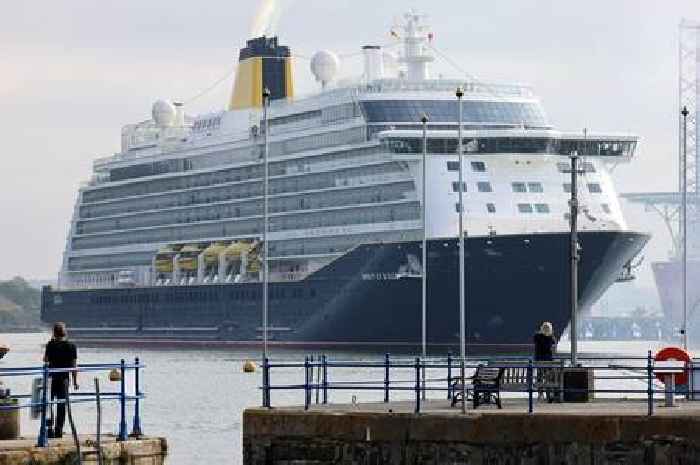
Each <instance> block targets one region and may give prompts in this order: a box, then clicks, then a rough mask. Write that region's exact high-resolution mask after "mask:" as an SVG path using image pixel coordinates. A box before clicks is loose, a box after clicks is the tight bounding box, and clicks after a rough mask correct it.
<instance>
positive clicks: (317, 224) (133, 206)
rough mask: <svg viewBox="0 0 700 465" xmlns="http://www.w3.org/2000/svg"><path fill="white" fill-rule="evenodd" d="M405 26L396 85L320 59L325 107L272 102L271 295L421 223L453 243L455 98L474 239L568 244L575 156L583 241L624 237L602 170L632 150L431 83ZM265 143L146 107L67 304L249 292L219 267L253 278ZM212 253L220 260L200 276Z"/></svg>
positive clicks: (532, 102)
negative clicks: (339, 81)
mask: <svg viewBox="0 0 700 465" xmlns="http://www.w3.org/2000/svg"><path fill="white" fill-rule="evenodd" d="M405 20H406V22H405V24H404V26H403V29H402V31H400V32H399V33H398V35H399V36H400V38H401V40H403V41H404V52H403V55H402V56H401V57H400V59H399V63H400V64H401V67H400V68H399V69H397V70H394V69H393V67H392V66H384V62H383V60H384V56H385V55H384V53H383V51H382V50H381V49H379V48H378V47H376V46H371V47H369V48H367V47H365V49H364V52H365V57H366V59H365V63H366V67H367V69H366V70H365V73H364V74H363V80H362V82H361V83H357V84H353V85H349V86H343V87H337V86H336V87H334V86H333V85H332V83H331V82H329V81H330V80H332V79H333V78H334V72H333V71H334V70H335V69H336V68H337V66H336V63H335V61H334V60H335V58H334V56H333V55H332V54H330V53H329V52H325V53H324V54H323V55H319V58H318V60H317V68H316V69H317V70H320V71H319V72H320V74H321V75H322V76H321V77H320V78H319V80H320V81H322V82H323V87H324V89H323V90H322V91H320V92H319V93H318V94H316V95H313V96H310V97H305V98H297V99H293V98H284V99H278V100H275V101H273V102H272V106H271V108H270V134H269V142H270V176H271V179H270V214H271V216H270V233H269V240H270V244H269V247H270V257H271V264H270V266H271V279H273V280H285V279H291V280H293V279H298V278H299V277H302V276H304V275H306V274H308V273H310V272H313V271H314V270H316V269H318V268H319V267H321V266H323V265H324V264H326V263H329V262H330V261H332V260H334V259H335V258H336V257H338V256H340V255H342V254H343V253H345V252H346V251H348V250H350V249H352V248H353V247H355V246H357V245H359V244H362V243H368V242H369V243H373V242H391V241H409V240H418V239H419V238H420V237H421V234H422V232H421V231H422V230H421V228H422V222H421V214H422V212H423V211H424V210H425V211H426V213H427V220H428V225H429V229H428V235H429V237H431V238H441V237H455V236H456V235H457V219H458V212H457V209H456V203H457V193H456V191H458V187H459V186H458V182H457V170H456V167H455V165H454V163H456V162H457V157H456V146H457V118H456V114H457V111H456V110H457V101H456V99H455V97H454V91H455V89H456V88H457V87H458V86H463V87H464V89H465V96H464V115H465V118H464V121H463V129H464V132H463V134H464V147H465V152H466V156H465V158H464V160H465V163H466V165H465V166H466V172H467V177H466V196H465V199H466V203H465V205H466V206H465V208H466V225H465V229H466V231H467V234H468V235H470V236H498V235H514V234H517V235H523V234H524V235H527V234H537V233H546V232H561V231H566V230H567V229H568V217H567V215H568V213H567V212H568V197H569V194H568V189H570V186H569V185H568V182H569V176H570V175H569V174H568V173H567V167H568V158H567V157H566V156H562V155H567V154H568V153H569V152H570V151H571V150H578V151H579V152H580V153H581V154H582V155H584V156H585V158H584V162H583V167H584V169H585V174H584V175H583V176H581V186H580V192H581V197H582V203H583V208H584V212H585V215H584V216H583V217H582V220H581V223H580V228H581V229H583V230H606V231H618V230H626V228H627V226H626V224H625V221H624V219H623V217H622V213H621V210H620V206H619V203H618V199H617V195H616V193H615V189H614V185H613V181H612V179H611V175H610V171H609V162H610V163H611V164H613V165H615V164H618V163H620V162H625V161H628V160H630V159H631V158H632V157H633V156H634V152H635V148H636V143H637V138H636V137H635V136H630V135H619V134H593V133H589V134H587V135H586V136H584V134H583V133H575V134H572V133H563V132H560V131H557V130H555V129H553V128H552V126H551V124H550V123H549V121H548V120H547V118H546V116H545V113H544V111H543V109H542V106H541V103H540V102H539V100H538V99H537V97H536V96H535V95H534V93H533V92H532V90H531V89H530V88H528V87H526V86H520V85H502V84H496V83H484V82H475V81H471V80H466V81H465V80H443V79H431V78H430V73H429V65H430V62H431V61H432V60H433V56H432V53H431V49H430V43H429V41H430V37H429V36H430V33H429V32H428V29H427V28H426V27H425V26H424V25H423V22H422V21H423V18H422V17H421V16H419V15H416V14H413V13H411V14H409V15H407V16H406V18H405ZM275 44H276V42H275ZM317 77H318V75H317ZM424 113H425V114H426V115H427V116H428V117H429V120H430V121H429V123H428V128H429V131H428V152H429V160H428V169H427V177H428V179H427V186H428V188H429V191H428V193H427V199H428V200H427V206H426V208H425V209H424V208H423V206H422V205H421V198H422V192H420V188H421V185H422V179H421V165H420V162H421V157H422V140H421V137H422V132H421V131H420V118H421V116H422V114H424ZM260 128H261V124H260V112H259V110H258V109H255V108H253V109H237V110H231V111H223V112H215V113H211V114H205V115H198V116H190V115H186V114H185V113H184V109H183V107H182V105H179V104H171V103H168V102H165V101H159V102H157V103H156V104H155V105H154V108H153V119H152V120H148V121H144V122H141V123H138V124H134V125H128V126H126V127H125V128H124V129H123V130H122V150H121V152H120V153H117V154H114V155H112V156H109V157H105V158H101V159H98V160H96V161H95V163H94V176H93V177H92V179H91V181H90V182H89V183H88V184H87V185H86V186H84V187H82V188H81V190H80V192H79V195H78V200H77V204H76V208H75V213H74V217H73V220H72V222H71V229H70V233H69V237H68V241H67V246H66V251H65V254H64V260H63V265H62V269H61V273H60V287H62V288H64V289H65V288H68V289H70V288H101V287H118V286H124V285H125V283H127V284H128V285H129V286H132V285H135V286H146V285H183V284H194V283H214V282H222V281H224V280H228V281H230V282H234V281H235V282H238V281H240V280H242V279H255V270H256V268H253V273H243V272H241V271H240V270H242V269H243V268H245V266H242V265H240V264H239V265H236V267H233V268H232V266H230V265H228V262H227V261H226V260H228V258H227V257H230V256H234V255H235V253H238V252H235V251H234V252H231V254H232V255H230V256H227V255H225V254H224V252H223V251H224V250H225V249H226V247H233V248H234V249H235V247H236V244H244V245H245V247H246V254H247V253H250V254H253V255H251V256H246V257H245V258H243V260H244V261H245V263H246V266H248V265H250V263H252V262H253V261H254V259H255V258H256V257H254V255H255V247H256V241H259V238H260V236H261V230H262V200H263V199H262V168H263V167H262V158H261V155H262V139H263V138H262V134H261V129H260ZM219 246H220V247H219ZM186 247H188V248H186ZM216 247H219V248H216ZM215 249H216V252H215V251H214V250H215ZM207 250H208V251H209V252H206V251H207ZM230 250H233V249H230ZM207 253H210V254H215V257H217V258H212V259H211V261H209V262H207V260H205V259H208V257H210V256H209V255H207ZM242 255H245V254H242ZM236 257H238V256H236ZM237 259H239V260H240V257H239V258H237ZM217 260H218V261H217ZM214 262H216V265H211V267H209V268H208V267H207V266H206V265H205V263H214ZM168 263H170V265H169V264H168ZM234 268H235V270H238V271H233V272H232V271H231V270H232V269H234Z"/></svg>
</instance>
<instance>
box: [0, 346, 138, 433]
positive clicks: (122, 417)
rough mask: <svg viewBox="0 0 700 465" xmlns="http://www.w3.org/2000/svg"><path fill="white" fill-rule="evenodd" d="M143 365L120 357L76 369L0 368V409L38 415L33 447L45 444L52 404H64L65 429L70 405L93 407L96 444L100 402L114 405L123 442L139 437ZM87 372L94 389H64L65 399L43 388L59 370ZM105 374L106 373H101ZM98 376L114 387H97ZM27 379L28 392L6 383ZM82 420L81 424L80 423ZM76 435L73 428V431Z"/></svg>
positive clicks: (22, 383)
mask: <svg viewBox="0 0 700 465" xmlns="http://www.w3.org/2000/svg"><path fill="white" fill-rule="evenodd" d="M144 368H145V365H144V364H143V363H142V362H141V361H140V360H139V358H138V357H137V358H135V359H134V361H133V362H127V361H126V360H124V359H122V360H121V361H120V362H119V363H90V364H80V365H78V366H77V367H76V368H49V366H48V364H44V365H43V366H31V367H1V368H0V379H2V380H3V381H4V384H5V385H4V386H2V391H3V392H4V394H5V395H4V397H2V398H0V412H2V413H4V414H8V413H9V414H12V411H17V415H19V412H21V411H22V410H25V411H29V412H31V413H30V414H31V416H32V418H38V419H39V421H40V423H39V432H38V436H37V447H47V446H48V439H49V437H50V434H49V433H50V430H51V424H50V420H49V418H51V417H53V415H52V414H51V412H52V411H53V409H54V406H56V407H57V406H58V405H60V404H65V409H66V421H67V423H68V426H69V428H71V429H73V428H74V426H75V422H74V421H73V413H72V407H73V406H78V405H80V406H83V405H87V406H91V405H94V406H96V409H95V412H96V415H97V430H96V436H97V441H98V444H99V441H100V437H101V425H102V403H103V402H105V403H108V404H116V406H117V407H118V414H117V418H116V422H117V425H116V431H117V435H116V439H117V441H126V440H127V438H128V437H141V436H143V429H142V426H141V425H142V416H141V401H142V400H143V399H144V398H145V393H144V392H143V390H142V382H141V376H142V375H141V371H142V370H143V369H144ZM73 372H76V373H79V374H84V375H85V374H90V375H94V380H93V381H94V384H93V386H94V390H91V389H81V390H79V391H75V392H71V391H70V389H69V390H68V392H69V393H68V396H67V399H65V400H63V399H58V398H52V397H53V396H52V395H51V389H50V388H49V389H45V387H48V386H50V385H51V381H50V380H51V379H52V375H54V374H60V373H70V375H68V376H69V377H70V376H72V373H73ZM105 375H106V376H105ZM100 377H105V378H106V379H108V380H109V381H110V382H112V383H114V384H116V388H115V389H107V390H104V391H103V390H101V389H100ZM18 378H24V379H25V380H31V386H32V388H31V390H30V392H28V393H19V394H18V393H15V392H12V390H11V389H10V388H9V386H8V384H7V383H8V382H9V381H10V379H17V384H20V385H27V384H29V383H26V382H23V381H22V380H21V379H18ZM66 382H68V380H66ZM129 406H131V407H132V418H131V431H130V432H129V430H128V428H129V427H128V425H127V410H128V407H129ZM82 424H83V423H81V425H82ZM73 432H74V434H76V435H77V431H75V429H74V430H73Z"/></svg>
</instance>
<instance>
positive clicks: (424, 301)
mask: <svg viewBox="0 0 700 465" xmlns="http://www.w3.org/2000/svg"><path fill="white" fill-rule="evenodd" d="M420 121H421V123H422V124H423V176H422V177H423V187H422V189H423V244H422V253H423V256H422V261H421V263H422V265H423V266H422V268H423V269H422V271H423V272H422V273H421V274H422V275H423V276H422V279H421V286H422V288H421V292H422V307H421V342H422V349H423V358H424V359H425V357H426V356H427V355H428V347H427V345H428V343H427V338H428V334H427V328H426V325H427V317H428V313H427V307H428V304H427V289H428V249H427V247H428V237H427V235H428V233H427V219H426V218H427V211H428V206H427V203H426V200H427V198H428V195H427V193H426V186H427V184H428V183H427V182H426V174H427V170H426V163H427V159H428V115H426V114H423V117H422V118H421V120H420ZM425 396H426V393H425V366H423V398H424V399H425Z"/></svg>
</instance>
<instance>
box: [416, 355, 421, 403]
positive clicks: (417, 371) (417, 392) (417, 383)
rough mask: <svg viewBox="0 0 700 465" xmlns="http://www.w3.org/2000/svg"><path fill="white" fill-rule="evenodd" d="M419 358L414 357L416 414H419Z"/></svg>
mask: <svg viewBox="0 0 700 465" xmlns="http://www.w3.org/2000/svg"><path fill="white" fill-rule="evenodd" d="M420 367H421V363H420V358H418V357H416V364H415V368H416V413H420Z"/></svg>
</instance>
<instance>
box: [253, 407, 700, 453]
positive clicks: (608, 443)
mask: <svg viewBox="0 0 700 465" xmlns="http://www.w3.org/2000/svg"><path fill="white" fill-rule="evenodd" d="M698 404H699V403H691V402H682V403H681V404H680V406H679V407H677V408H662V407H660V406H659V404H658V403H657V404H656V409H655V414H654V415H653V416H646V414H645V413H646V403H645V402H643V401H623V400H619V401H595V402H592V403H586V404H546V403H538V404H537V405H536V411H535V413H533V414H528V413H527V404H526V403H525V402H524V401H521V400H516V399H510V400H507V401H505V402H504V407H505V408H504V410H496V409H495V408H494V407H492V406H484V407H480V408H479V409H478V410H471V409H469V410H468V411H467V414H466V415H465V414H462V413H461V409H460V408H458V407H454V408H451V407H450V406H449V403H448V402H447V401H428V402H425V403H424V404H423V409H422V413H420V414H415V413H412V412H413V407H414V404H413V402H405V403H402V402H398V403H388V404H385V403H377V404H362V405H359V406H358V405H333V406H315V407H314V408H312V409H311V410H309V411H308V412H305V411H303V409H293V408H279V409H271V410H268V409H249V410H246V411H245V412H244V414H243V463H244V464H245V465H262V464H266V465H268V464H273V465H275V464H278V465H289V464H295V465H311V464H313V465H321V464H348V465H350V464H352V465H365V464H366V465H370V464H371V465H380V464H387V465H389V464H390V465H394V464H396V465H399V464H401V465H408V464H416V465H418V464H424V465H442V464H464V465H467V464H468V465H539V464H547V465H549V464H557V465H558V464H567V465H594V464H595V465H612V464H621V463H624V464H643V465H651V464H659V465H665V464H668V465H671V464H673V465H681V464H700V405H698Z"/></svg>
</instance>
